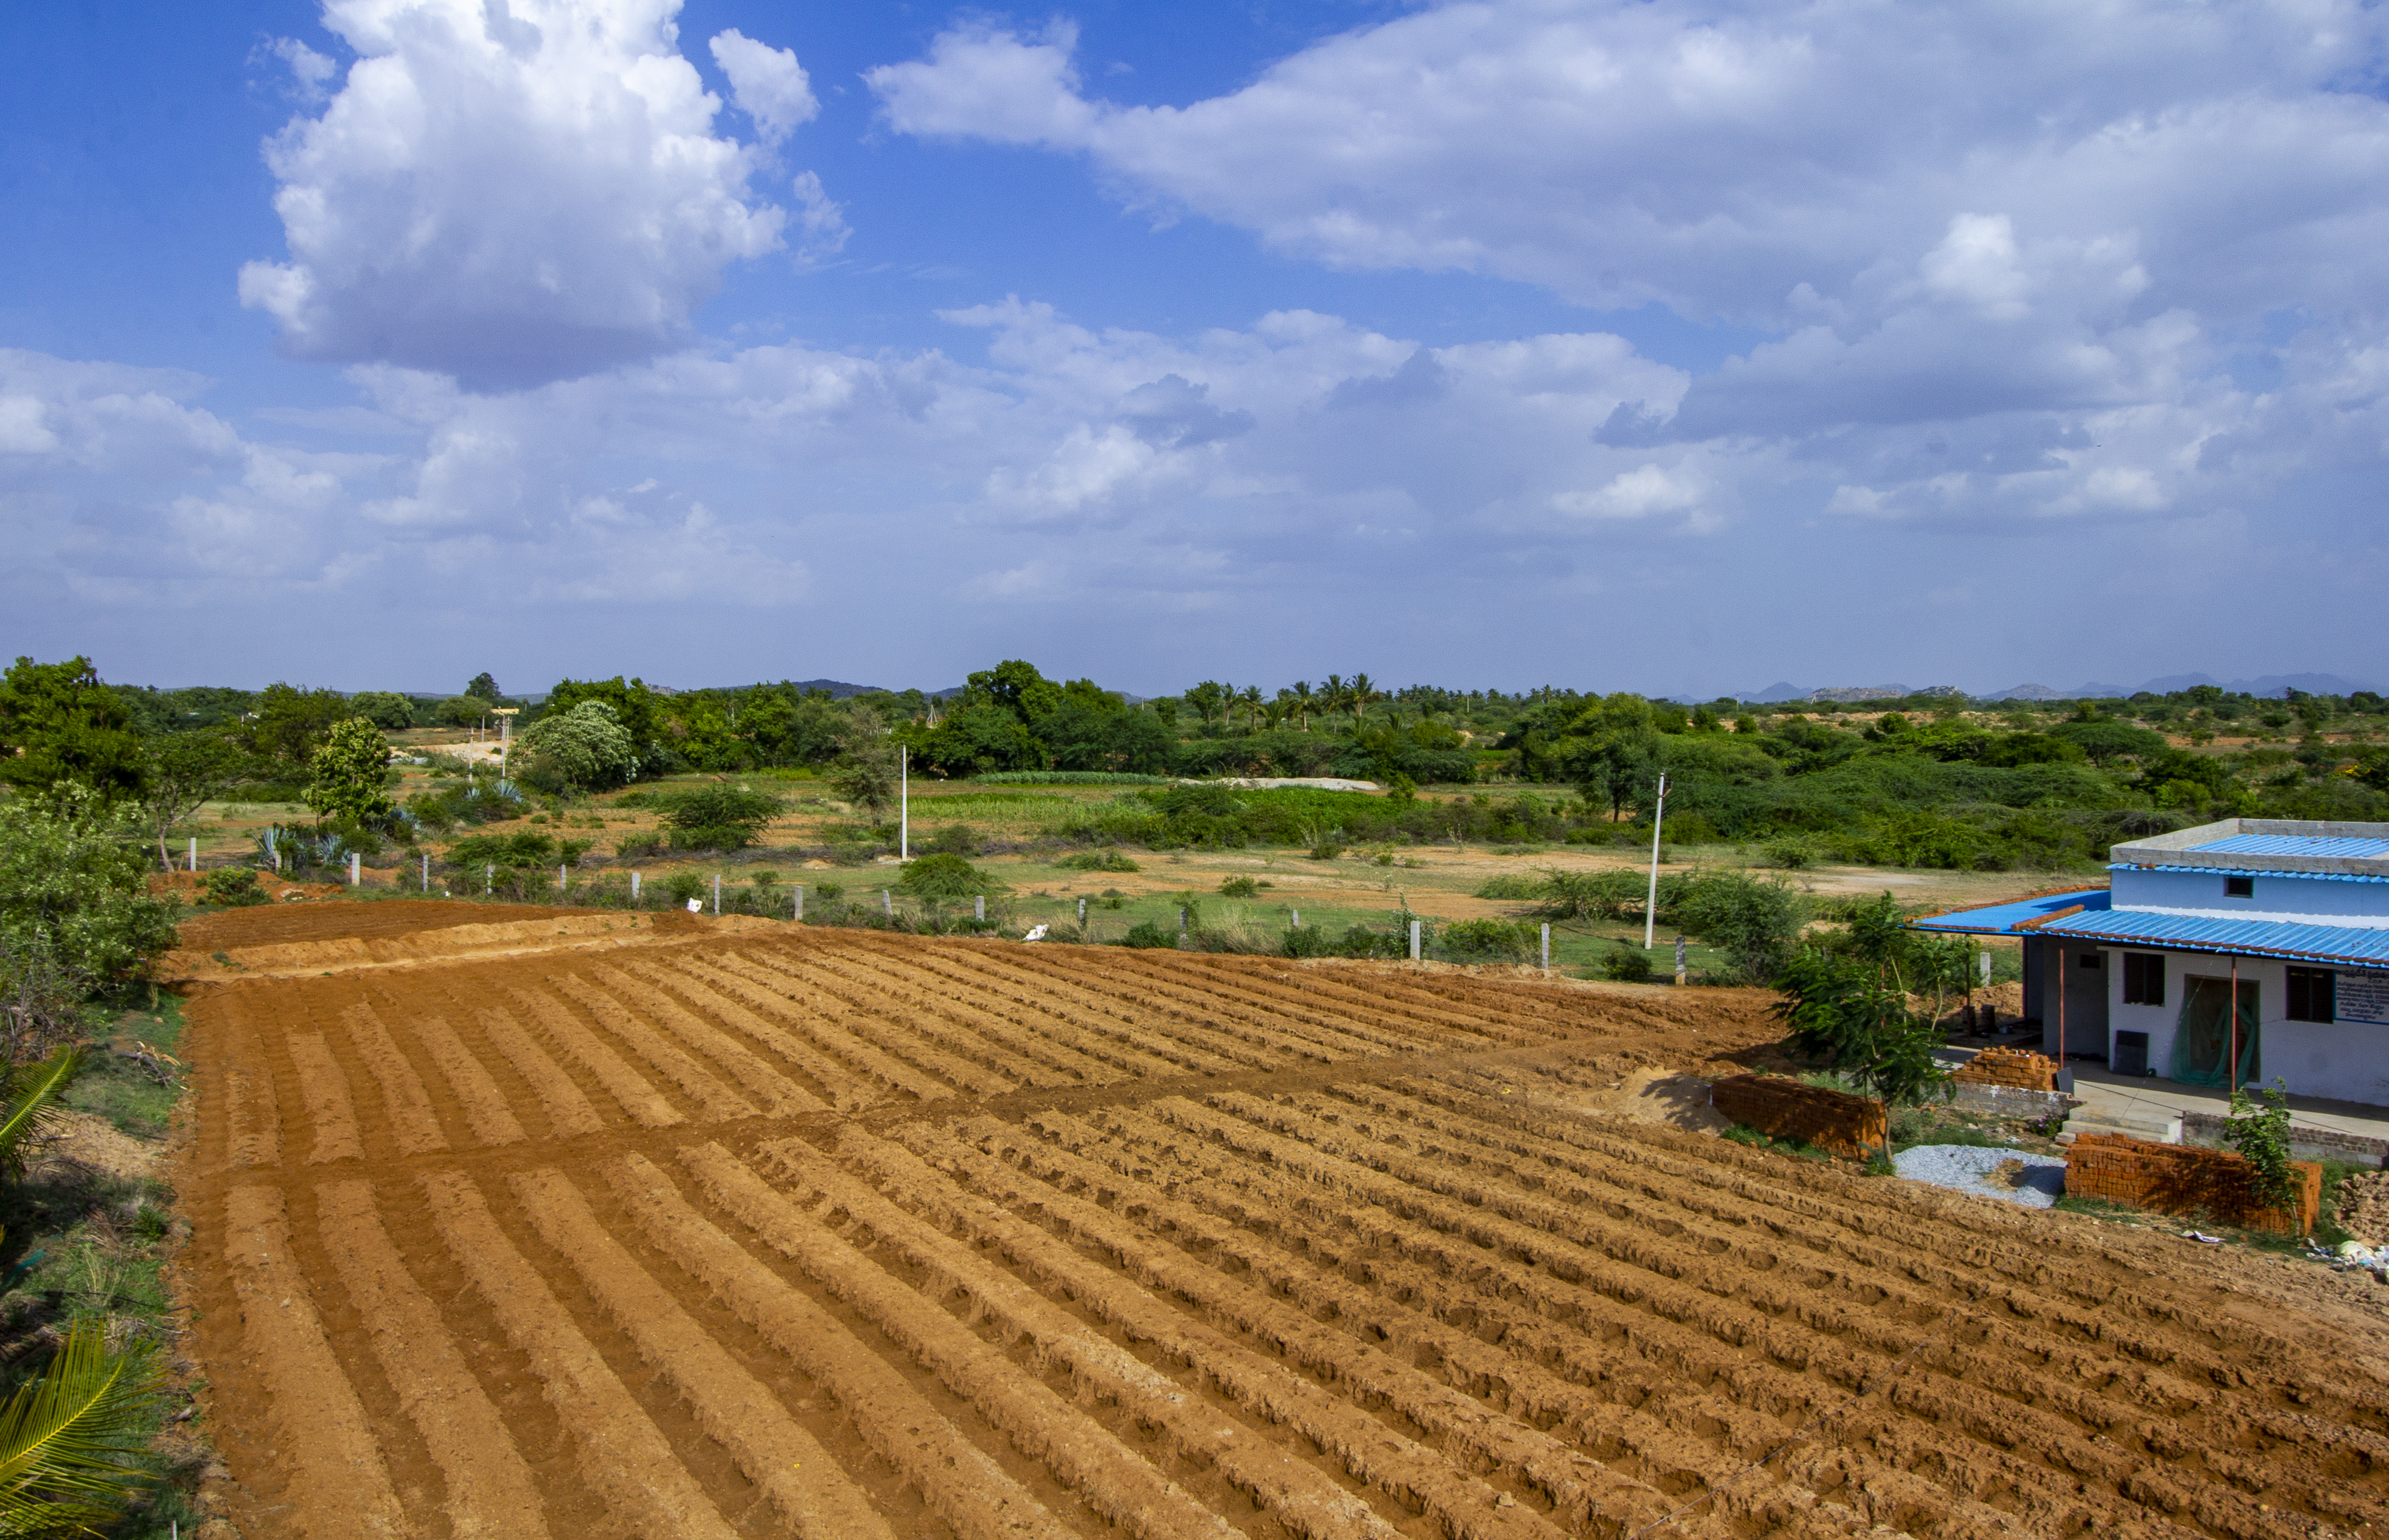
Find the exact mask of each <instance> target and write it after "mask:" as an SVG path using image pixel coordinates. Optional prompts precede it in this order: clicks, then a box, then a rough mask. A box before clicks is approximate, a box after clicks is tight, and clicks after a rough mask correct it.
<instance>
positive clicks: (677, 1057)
mask: <svg viewBox="0 0 2389 1540" xmlns="http://www.w3.org/2000/svg"><path fill="white" fill-rule="evenodd" d="M547 987H548V988H550V989H552V990H554V991H556V993H557V994H559V995H563V996H564V997H565V998H566V999H568V1000H570V1001H571V1002H572V1003H573V1004H575V1005H577V1006H579V1007H581V1009H582V1010H585V1011H587V1012H588V1013H589V1017H590V1020H594V1021H595V1022H596V1023H597V1025H598V1026H599V1027H601V1028H603V1029H604V1030H605V1031H607V1032H608V1033H612V1034H613V1035H614V1037H616V1038H617V1039H619V1040H620V1042H622V1043H624V1044H626V1045H628V1046H629V1047H630V1050H631V1051H632V1053H634V1054H636V1055H638V1056H639V1058H641V1059H645V1061H646V1062H647V1063H648V1065H649V1066H651V1067H652V1068H654V1069H655V1070H657V1071H658V1072H660V1073H661V1074H662V1075H663V1076H664V1078H665V1079H667V1080H669V1081H671V1083H672V1084H675V1085H677V1086H679V1087H680V1088H681V1091H682V1092H683V1094H684V1095H685V1096H687V1097H688V1098H689V1099H690V1100H691V1101H693V1102H695V1103H696V1105H697V1106H698V1107H700V1108H702V1109H703V1110H704V1113H705V1116H706V1118H707V1119H708V1120H726V1119H731V1118H751V1117H753V1116H755V1114H756V1110H757V1109H756V1107H755V1104H754V1103H752V1102H750V1101H748V1100H747V1098H746V1097H742V1096H740V1095H739V1094H738V1093H737V1092H736V1091H735V1090H734V1089H732V1088H731V1087H730V1086H728V1085H726V1084H723V1083H722V1081H721V1080H720V1079H718V1078H716V1077H715V1075H714V1074H713V1073H712V1072H711V1071H709V1070H708V1069H707V1068H706V1067H705V1066H704V1065H702V1064H699V1063H698V1062H697V1061H696V1059H695V1058H694V1057H692V1056H691V1055H690V1054H689V1053H688V1052H687V1051H686V1050H685V1049H683V1048H682V1047H681V1046H679V1045H678V1044H676V1043H674V1042H673V1041H672V1040H671V1038H670V1037H668V1036H667V1035H665V1033H664V1031H663V1029H661V1028H659V1027H652V1026H649V1025H648V1024H647V1023H646V1022H645V1021H642V1020H639V1019H638V1018H637V1017H635V1016H632V1014H631V1013H630V1012H629V1011H628V1010H625V1009H624V1008H622V1003H621V1002H620V1000H617V999H615V998H614V997H613V996H612V995H608V994H607V993H606V992H605V991H604V990H603V989H601V988H599V987H598V986H597V985H596V984H594V983H592V982H590V981H589V980H587V979H584V978H582V977H581V975H580V974H578V973H562V974H551V975H549V976H548V980H547ZM807 1099H808V1100H810V1099H811V1098H810V1097H808V1098H807ZM816 1105H818V1104H816Z"/></svg>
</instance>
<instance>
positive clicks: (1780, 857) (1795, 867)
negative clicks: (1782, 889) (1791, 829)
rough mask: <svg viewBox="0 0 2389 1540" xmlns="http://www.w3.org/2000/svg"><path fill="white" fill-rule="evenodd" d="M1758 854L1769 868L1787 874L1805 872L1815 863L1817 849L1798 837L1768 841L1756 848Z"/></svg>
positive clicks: (1789, 836) (1790, 836) (1789, 835)
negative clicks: (1780, 869)
mask: <svg viewBox="0 0 2389 1540" xmlns="http://www.w3.org/2000/svg"><path fill="white" fill-rule="evenodd" d="M1758 853H1759V857H1760V859H1762V860H1764V861H1765V862H1766V863H1767V864H1768V865H1769V866H1781V867H1782V869H1783V870H1785V871H1787V872H1796V871H1806V870H1807V869H1808V867H1810V866H1814V865H1816V862H1817V847H1816V846H1814V845H1812V844H1810V843H1809V842H1808V841H1807V840H1805V839H1802V838H1801V837H1799V836H1798V835H1791V834H1787V835H1784V836H1783V837H1782V838H1781V839H1775V840H1769V841H1767V842H1766V843H1765V844H1762V845H1760V846H1759V847H1758Z"/></svg>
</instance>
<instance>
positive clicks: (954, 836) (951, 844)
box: [923, 824, 978, 855]
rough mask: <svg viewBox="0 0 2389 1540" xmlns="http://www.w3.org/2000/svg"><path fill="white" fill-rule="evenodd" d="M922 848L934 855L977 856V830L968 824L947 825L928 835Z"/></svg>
mask: <svg viewBox="0 0 2389 1540" xmlns="http://www.w3.org/2000/svg"><path fill="white" fill-rule="evenodd" d="M923 848H924V849H926V850H927V851H928V852H929V853H931V854H935V855H977V853H978V830H977V829H975V828H971V827H970V825H968V824H948V825H947V826H946V827H945V828H941V829H939V830H938V831H937V832H936V833H935V834H932V835H930V836H929V842H928V843H927V844H926V846H924V847H923Z"/></svg>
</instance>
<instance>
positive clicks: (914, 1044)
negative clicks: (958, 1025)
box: [742, 947, 1027, 1096]
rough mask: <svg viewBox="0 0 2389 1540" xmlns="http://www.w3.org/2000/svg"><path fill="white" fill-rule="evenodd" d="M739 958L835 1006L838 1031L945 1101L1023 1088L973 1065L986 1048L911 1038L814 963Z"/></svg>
mask: <svg viewBox="0 0 2389 1540" xmlns="http://www.w3.org/2000/svg"><path fill="white" fill-rule="evenodd" d="M742 956H744V957H745V958H746V959H747V960H749V961H752V962H754V963H756V964H758V965H760V966H761V967H762V968H765V969H769V970H770V971H771V972H773V973H774V974H777V975H779V976H780V978H781V980H782V987H785V988H793V989H797V990H801V991H803V992H805V993H806V994H808V995H812V996H814V997H815V998H816V999H817V1000H818V999H826V1000H830V1001H834V1002H836V1003H837V1006H838V1007H839V1008H838V1010H837V1012H836V1013H835V1015H836V1018H837V1024H838V1025H839V1027H841V1028H842V1029H844V1030H845V1031H846V1032H848V1033H852V1034H853V1035H854V1036H855V1037H857V1038H859V1039H861V1040H862V1042H864V1043H866V1044H868V1045H870V1046H871V1047H873V1048H874V1049H875V1050H877V1051H878V1052H880V1053H883V1054H887V1055H888V1056H889V1057H891V1058H895V1059H902V1060H904V1061H906V1062H909V1063H911V1064H913V1065H916V1066H918V1067H919V1068H920V1069H922V1070H925V1071H926V1072H928V1073H930V1074H932V1075H935V1076H936V1077H937V1078H938V1079H939V1081H940V1082H942V1083H943V1091H942V1094H944V1095H947V1096H952V1094H953V1093H954V1091H955V1089H957V1088H959V1089H961V1090H964V1091H967V1092H969V1093H971V1094H973V1095H975V1096H1002V1095H1003V1093H1004V1092H1006V1091H1009V1090H1011V1089H1013V1088H1014V1087H1015V1086H1016V1085H1019V1084H1027V1083H1026V1082H1024V1081H1022V1080H1021V1079H1020V1078H1019V1077H1017V1076H1015V1075H1010V1074H1005V1073H1001V1072H998V1071H997V1070H996V1069H995V1068H993V1067H991V1066H990V1065H989V1064H986V1063H982V1062H978V1061H977V1058H976V1050H979V1049H981V1048H983V1046H984V1045H981V1044H978V1043H977V1042H973V1043H971V1044H970V1045H968V1046H967V1048H965V1050H964V1051H962V1052H949V1051H948V1048H949V1046H950V1045H949V1043H948V1040H947V1038H946V1037H945V1036H944V1035H942V1034H932V1033H915V1032H913V1028H912V1023H911V1022H909V1021H907V1020H903V1019H902V1018H901V1016H895V1017H891V1016H889V1015H888V1013H887V1010H886V1008H885V1007H886V1002H885V1001H883V1000H881V999H880V998H879V997H878V995H876V994H875V992H874V991H872V990H871V989H869V988H868V987H864V986H858V985H856V984H854V983H853V982H850V981H849V980H848V979H847V978H846V977H844V976H843V975H841V974H839V973H838V972H837V971H836V970H835V969H826V968H818V967H816V966H814V961H813V959H812V957H811V956H810V955H808V954H806V953H802V952H796V951H793V950H786V951H784V950H782V949H780V948H776V947H755V948H751V949H749V950H748V951H747V952H745V953H743V954H742Z"/></svg>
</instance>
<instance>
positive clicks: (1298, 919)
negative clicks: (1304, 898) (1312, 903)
mask: <svg viewBox="0 0 2389 1540" xmlns="http://www.w3.org/2000/svg"><path fill="white" fill-rule="evenodd" d="M1293 915H1294V928H1295V929H1296V930H1301V929H1302V911H1301V910H1299V909H1296V910H1294V911H1293Z"/></svg>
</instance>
